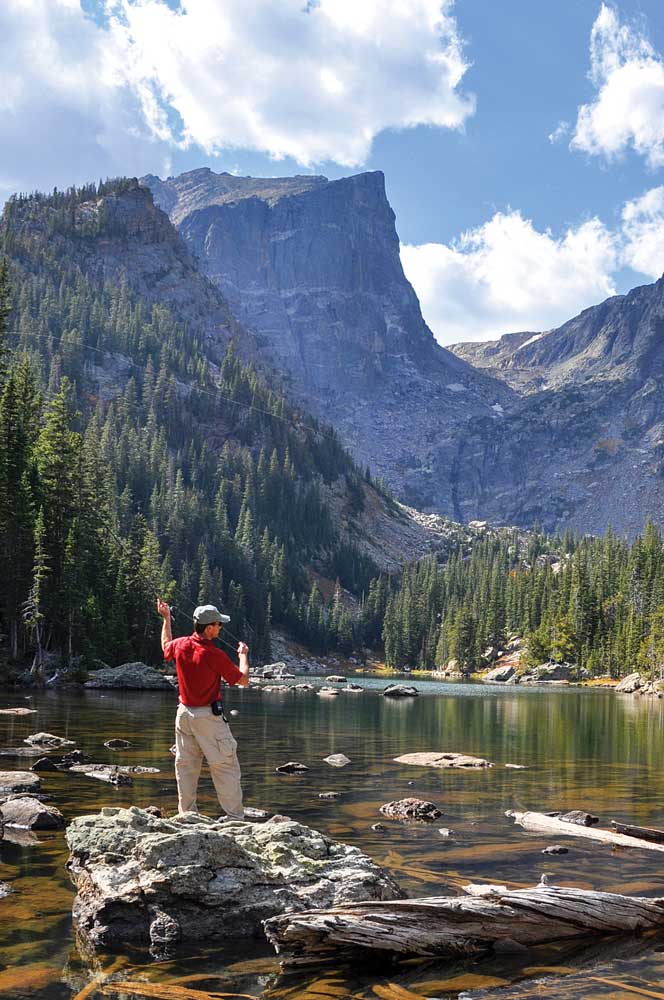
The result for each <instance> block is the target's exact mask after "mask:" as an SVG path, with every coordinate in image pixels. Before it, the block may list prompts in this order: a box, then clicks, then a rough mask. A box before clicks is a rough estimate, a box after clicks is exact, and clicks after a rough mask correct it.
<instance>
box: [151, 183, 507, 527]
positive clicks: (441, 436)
mask: <svg viewBox="0 0 664 1000" xmlns="http://www.w3.org/2000/svg"><path fill="white" fill-rule="evenodd" d="M143 180H144V183H146V184H148V185H149V186H150V187H151V189H152V191H153V194H154V197H155V200H156V202H157V203H158V204H159V205H161V206H162V207H163V208H164V210H165V211H168V212H169V215H170V217H171V219H172V221H173V222H175V223H176V225H177V227H178V229H179V232H180V234H181V235H182V237H183V238H184V240H185V242H186V244H187V246H188V247H189V248H190V249H191V250H192V252H193V253H194V254H195V255H196V256H197V257H198V259H199V260H200V261H201V265H202V267H203V268H204V270H205V273H206V274H207V275H208V277H209V278H211V280H212V281H213V282H214V283H215V285H216V286H217V287H218V288H219V289H220V290H221V291H222V292H223V294H224V296H225V298H226V299H227V300H228V302H229V303H230V305H231V308H232V309H233V311H234V312H235V314H236V315H237V316H238V318H239V319H240V321H241V322H242V323H243V324H244V325H245V326H246V327H248V328H249V329H251V330H252V331H253V332H254V334H255V335H256V337H257V340H258V343H259V345H260V348H261V350H262V352H263V354H264V357H265V359H266V363H267V364H268V365H269V366H270V367H271V368H273V369H275V370H277V371H279V372H281V374H282V377H283V378H284V381H285V383H286V385H288V386H289V388H290V389H291V391H292V392H293V393H294V395H295V396H296V397H297V398H298V399H299V400H300V401H301V402H302V403H303V404H304V405H306V407H307V408H309V409H311V410H313V412H315V413H317V414H319V415H320V416H322V417H324V418H325V419H327V420H329V421H330V422H332V423H333V424H334V425H335V426H336V427H337V429H338V430H339V431H340V433H341V435H342V437H343V439H344V441H345V442H346V444H347V445H348V446H349V447H350V448H351V450H352V452H353V454H354V456H355V457H356V459H358V460H359V461H360V462H361V463H363V464H366V465H369V466H370V467H371V468H372V470H373V471H374V473H376V474H377V475H379V476H380V475H382V476H384V477H385V478H386V480H387V481H388V482H389V483H390V485H391V486H392V487H393V488H394V489H395V490H396V491H397V492H398V493H399V495H400V496H401V497H403V498H404V499H406V500H407V501H408V502H410V503H412V504H414V505H415V506H418V507H420V508H424V509H429V510H436V511H439V512H441V513H443V514H447V515H450V516H453V517H454V516H457V517H458V516H459V515H460V513H461V509H460V507H459V505H458V503H457V498H456V477H457V474H458V467H457V453H458V448H457V444H458V439H459V436H460V434H462V433H463V432H464V431H465V429H466V428H467V427H468V426H469V425H472V424H473V423H474V422H476V421H480V422H487V423H488V424H489V425H491V424H492V423H493V422H494V421H495V420H497V419H498V414H497V411H496V406H498V407H500V408H503V409H504V408H505V407H507V406H509V405H510V400H511V396H512V393H511V390H510V389H509V388H508V387H507V386H505V385H504V383H501V382H500V381H498V380H495V379H494V378H492V377H487V376H486V375H485V374H484V373H482V372H479V371H477V370H476V369H474V368H472V367H471V366H470V365H468V364H467V363H466V362H465V361H463V360H461V359H459V358H456V357H455V356H454V355H453V354H451V353H450V352H449V351H447V350H445V349H444V348H442V347H440V346H439V345H438V344H437V343H436V342H435V340H434V338H433V336H432V334H431V332H430V330H429V329H428V327H427V326H426V324H425V323H424V320H423V318H422V314H421V312H420V307H419V303H418V301H417V297H416V295H415V293H414V291H413V289H412V287H411V286H410V284H409V283H408V282H407V280H406V278H405V276H404V274H403V270H402V268H401V262H400V258H399V241H398V236H397V233H396V229H395V219H394V213H393V212H392V209H391V208H390V206H389V203H388V201H387V198H386V196H385V188H384V179H383V176H382V174H380V173H378V172H375V173H366V174H360V175H357V176H355V177H348V178H344V179H342V180H339V181H333V182H330V181H327V180H326V179H325V178H321V177H313V178H308V177H306V178H305V177H296V178H285V179H272V178H269V179H256V178H236V177H231V176H230V175H228V174H222V175H215V174H213V173H211V172H210V171H208V170H204V171H201V170H197V171H193V172H191V173H189V174H184V175H182V176H181V177H178V178H174V179H169V180H168V181H160V180H158V179H157V178H154V177H147V178H144V179H143Z"/></svg>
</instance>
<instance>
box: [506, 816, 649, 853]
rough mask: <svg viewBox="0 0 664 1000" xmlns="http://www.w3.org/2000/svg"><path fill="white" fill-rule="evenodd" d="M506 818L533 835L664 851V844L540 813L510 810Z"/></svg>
mask: <svg viewBox="0 0 664 1000" xmlns="http://www.w3.org/2000/svg"><path fill="white" fill-rule="evenodd" d="M505 815H506V816H511V817H512V819H513V820H514V822H515V823H518V825H519V826H522V827H523V828H524V830H530V831H531V832H532V833H545V834H552V835H554V836H555V837H586V838H588V839H589V840H599V841H601V842H602V843H603V844H615V845H618V846H619V847H642V848H645V849H646V850H648V851H664V844H655V843H653V842H652V841H649V840H645V838H644V839H640V838H638V837H631V836H630V837H627V836H625V835H624V834H622V833H617V832H616V831H615V830H598V829H597V828H596V827H591V826H578V825H577V824H576V823H565V822H563V820H560V819H555V817H553V816H546V815H545V814H544V813H538V812H516V811H515V810H513V809H508V811H507V812H506V813H505Z"/></svg>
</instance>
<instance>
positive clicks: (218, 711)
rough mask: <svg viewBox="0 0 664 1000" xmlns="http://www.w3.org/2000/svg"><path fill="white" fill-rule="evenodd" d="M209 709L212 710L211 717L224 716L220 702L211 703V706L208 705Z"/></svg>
mask: <svg viewBox="0 0 664 1000" xmlns="http://www.w3.org/2000/svg"><path fill="white" fill-rule="evenodd" d="M210 708H211V709H212V714H213V715H223V714H224V709H223V707H222V704H221V701H213V702H212V704H211V705H210Z"/></svg>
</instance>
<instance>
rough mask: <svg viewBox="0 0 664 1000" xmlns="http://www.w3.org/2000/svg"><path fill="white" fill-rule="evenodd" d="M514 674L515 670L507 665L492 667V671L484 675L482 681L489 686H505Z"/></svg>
mask: <svg viewBox="0 0 664 1000" xmlns="http://www.w3.org/2000/svg"><path fill="white" fill-rule="evenodd" d="M515 674H516V670H515V669H514V667H513V666H511V664H509V663H508V664H506V665H505V666H504V667H503V666H500V667H494V669H493V670H490V671H489V673H488V674H485V675H484V680H485V682H487V683H489V684H506V683H507V681H509V680H511V678H512V677H514V676H515Z"/></svg>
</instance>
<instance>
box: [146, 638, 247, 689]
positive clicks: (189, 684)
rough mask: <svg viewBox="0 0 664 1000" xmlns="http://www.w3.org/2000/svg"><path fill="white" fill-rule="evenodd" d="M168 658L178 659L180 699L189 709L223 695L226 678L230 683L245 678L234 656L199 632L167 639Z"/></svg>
mask: <svg viewBox="0 0 664 1000" xmlns="http://www.w3.org/2000/svg"><path fill="white" fill-rule="evenodd" d="M164 659H165V660H175V669H176V670H177V675H178V687H179V689H180V701H181V702H182V704H183V705H187V707H188V708H202V707H203V705H210V704H211V703H212V702H213V701H216V700H217V698H220V697H221V691H220V687H221V685H220V683H219V681H220V679H221V678H222V677H223V679H224V680H225V681H226V683H227V684H237V683H238V681H239V680H241V678H242V674H241V673H240V671H239V670H238V668H237V667H236V666H235V664H234V663H233V661H232V660H231V659H230V657H228V656H226V654H225V653H222V651H221V650H220V649H218V648H217V646H215V644H214V643H213V642H211V641H210V640H209V639H204V638H203V637H202V636H200V635H198V634H197V633H196V632H194V633H193V634H192V635H185V636H182V638H181V639H171V641H170V642H167V643H166V645H165V647H164Z"/></svg>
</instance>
